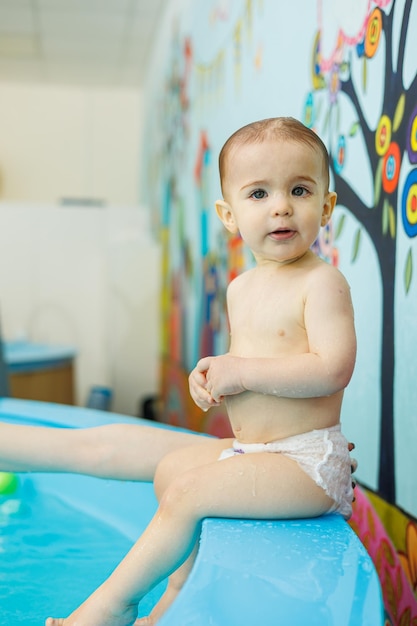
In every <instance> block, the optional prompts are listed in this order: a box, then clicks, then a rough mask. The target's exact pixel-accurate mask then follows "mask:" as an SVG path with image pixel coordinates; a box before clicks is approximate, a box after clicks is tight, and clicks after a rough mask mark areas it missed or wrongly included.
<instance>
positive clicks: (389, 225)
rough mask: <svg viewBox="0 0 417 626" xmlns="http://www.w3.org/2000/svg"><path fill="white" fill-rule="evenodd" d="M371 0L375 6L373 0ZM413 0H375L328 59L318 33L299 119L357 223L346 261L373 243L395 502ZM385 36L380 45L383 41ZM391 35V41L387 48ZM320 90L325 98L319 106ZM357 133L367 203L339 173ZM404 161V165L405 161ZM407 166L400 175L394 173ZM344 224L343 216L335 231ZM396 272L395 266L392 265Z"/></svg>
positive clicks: (384, 448)
mask: <svg viewBox="0 0 417 626" xmlns="http://www.w3.org/2000/svg"><path fill="white" fill-rule="evenodd" d="M375 5H377V6H375ZM411 9H412V0H392V1H391V0H385V1H384V0H380V1H379V2H375V3H374V8H373V9H372V10H370V11H369V13H368V15H367V17H366V20H365V22H364V24H363V29H362V30H361V35H360V38H359V40H358V41H356V42H347V41H346V40H343V37H342V36H340V37H339V40H338V47H337V50H336V51H335V54H334V55H333V60H332V63H331V64H328V63H327V64H326V63H323V59H322V58H321V50H320V33H319V34H318V35H317V38H316V41H315V46H314V53H313V90H312V91H311V92H310V93H309V94H308V97H307V101H306V106H305V123H306V124H307V125H308V126H310V127H314V128H316V129H317V130H318V131H319V134H320V135H321V136H322V137H323V138H324V139H325V140H326V141H327V143H328V147H329V153H330V157H331V158H330V161H331V164H330V167H331V170H332V172H333V177H334V183H335V189H336V191H337V193H338V198H339V202H340V203H341V204H343V205H344V206H346V207H347V208H348V210H349V211H350V212H351V213H352V214H353V215H354V216H355V218H356V219H357V221H358V223H359V227H358V228H357V230H356V232H355V234H354V237H353V241H352V262H354V261H355V260H356V259H357V257H358V255H359V253H360V248H361V240H362V236H363V231H364V230H365V231H367V233H368V234H369V237H370V240H371V241H372V243H373V245H374V246H375V251H376V255H377V258H378V262H379V268H380V273H381V278H382V292H383V293H382V308H383V310H382V338H381V345H382V355H381V376H380V394H381V419H380V424H381V436H380V455H379V459H380V460H379V478H378V481H379V482H378V489H379V492H380V493H381V495H382V496H383V497H384V498H386V499H387V500H388V501H390V502H395V457H394V450H395V448H394V371H395V353H394V330H395V307H394V297H395V276H396V256H397V241H396V240H397V234H398V228H399V225H400V224H401V222H402V225H403V228H404V232H405V233H406V235H407V236H408V237H409V238H412V237H415V236H416V235H417V106H416V105H417V76H414V79H413V80H412V81H411V82H410V84H409V86H408V87H407V88H405V87H404V63H405V50H406V43H407V37H412V36H413V34H414V32H413V29H412V27H411V26H412V25H411V23H410V21H409V19H410V13H411ZM383 42H385V46H383V45H382V44H383ZM394 42H397V45H396V49H395V50H394V49H393V46H394ZM377 51H378V52H379V54H383V55H384V64H385V73H384V86H383V91H382V102H381V109H380V116H379V121H378V124H377V126H376V128H371V127H370V126H369V124H368V121H367V116H366V115H365V112H364V110H363V106H362V102H363V96H364V94H365V93H366V89H367V85H368V78H369V72H372V69H373V65H372V64H373V58H374V56H375V54H376V53H377ZM358 63H362V80H361V81H359V84H358V81H355V80H354V79H353V66H354V64H355V67H356V68H357V65H358ZM323 94H325V95H326V97H327V96H328V98H327V105H326V106H325V107H324V108H323V107H321V109H320V107H318V106H317V104H318V102H319V101H320V102H321V103H322V102H323V98H322V97H321V96H322V95H323ZM346 97H347V98H348V99H349V101H350V104H351V106H352V107H353V110H354V112H355V115H356V119H355V120H354V122H353V123H351V122H350V123H349V127H348V128H344V127H343V119H342V118H343V113H342V107H341V100H342V98H346ZM358 133H362V137H363V143H364V146H365V150H366V154H367V159H368V161H369V168H370V171H371V173H372V174H371V175H372V178H373V190H374V191H373V201H372V206H368V205H367V204H365V202H364V201H363V199H362V198H361V197H359V195H358V193H357V192H356V191H355V190H354V188H353V186H352V185H351V184H350V183H349V181H348V180H347V179H346V177H345V176H344V164H345V160H346V156H347V153H348V151H349V149H350V143H351V142H352V141H353V139H354V138H355V137H356V136H357V134H358ZM403 168H404V169H403ZM401 172H403V173H406V172H408V173H407V175H406V176H405V182H404V184H402V187H401V188H400V187H399V181H400V180H404V176H401V177H400V173H401ZM342 228H343V219H341V220H340V221H339V223H338V225H337V226H336V234H335V236H336V237H337V234H338V232H337V231H339V233H340V230H341V229H342ZM397 273H398V269H397ZM412 274H413V255H412V247H411V242H410V246H409V250H408V254H407V255H406V263H405V267H404V268H403V277H404V290H405V292H406V293H408V290H409V288H410V284H411V281H412V278H413V276H412Z"/></svg>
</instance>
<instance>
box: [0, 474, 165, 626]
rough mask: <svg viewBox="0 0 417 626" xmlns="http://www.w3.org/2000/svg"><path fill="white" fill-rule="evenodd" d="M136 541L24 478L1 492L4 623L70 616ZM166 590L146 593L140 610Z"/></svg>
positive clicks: (0, 609) (0, 615)
mask: <svg viewBox="0 0 417 626" xmlns="http://www.w3.org/2000/svg"><path fill="white" fill-rule="evenodd" d="M131 545H132V539H131V538H129V537H127V536H126V535H125V534H123V533H122V532H120V531H119V530H117V528H116V527H113V526H112V525H110V524H106V523H105V522H103V521H101V520H100V519H98V518H97V517H94V516H92V515H89V514H87V513H86V512H84V511H82V510H78V509H76V508H73V507H72V506H71V505H70V504H68V503H66V502H65V501H63V500H62V499H60V498H59V497H57V496H56V495H53V494H51V493H44V492H42V491H38V490H37V489H36V488H35V486H34V482H33V481H32V480H31V479H30V478H24V479H23V480H22V481H21V486H20V488H19V490H18V491H17V492H16V493H15V494H14V495H13V496H9V497H7V498H6V497H2V496H0V625H1V626H20V625H22V626H23V624H24V625H25V626H42V625H43V624H44V620H45V618H46V617H48V616H49V615H53V616H55V617H59V616H66V615H68V614H69V613H70V612H71V611H72V610H74V608H76V607H77V606H78V605H79V604H80V603H81V602H82V601H83V600H84V599H85V598H86V597H87V596H88V595H89V594H90V593H91V592H92V591H94V589H95V588H96V587H97V586H98V585H99V584H100V583H101V582H102V581H103V580H104V579H105V578H106V577H107V576H108V575H109V574H110V573H111V571H112V570H113V569H114V567H115V566H116V565H117V564H118V562H119V561H120V560H121V559H122V558H123V556H124V555H125V554H126V552H127V551H128V550H129V548H130V547H131ZM162 590H163V586H161V585H160V586H159V587H158V588H157V589H155V590H154V591H153V592H152V593H151V594H149V595H148V596H147V597H146V598H144V600H143V601H142V603H141V606H140V615H147V614H148V613H149V611H150V610H151V608H152V606H153V605H154V604H155V602H156V600H157V599H158V597H159V596H160V595H161V593H162Z"/></svg>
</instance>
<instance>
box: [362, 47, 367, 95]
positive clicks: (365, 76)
mask: <svg viewBox="0 0 417 626" xmlns="http://www.w3.org/2000/svg"><path fill="white" fill-rule="evenodd" d="M367 69H368V66H367V63H366V56H365V55H364V56H363V65H362V87H363V90H364V92H365V93H366V83H367V78H368V76H367Z"/></svg>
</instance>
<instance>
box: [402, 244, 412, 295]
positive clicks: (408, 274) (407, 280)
mask: <svg viewBox="0 0 417 626" xmlns="http://www.w3.org/2000/svg"><path fill="white" fill-rule="evenodd" d="M412 277H413V253H412V250H411V248H410V249H409V251H408V254H407V259H406V262H405V272H404V285H405V293H408V292H409V290H410V285H411V279H412Z"/></svg>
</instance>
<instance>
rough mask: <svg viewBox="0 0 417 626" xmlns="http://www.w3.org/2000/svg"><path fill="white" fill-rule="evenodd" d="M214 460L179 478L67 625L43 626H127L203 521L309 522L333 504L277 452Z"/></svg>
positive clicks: (189, 547)
mask: <svg viewBox="0 0 417 626" xmlns="http://www.w3.org/2000/svg"><path fill="white" fill-rule="evenodd" d="M212 449H213V447H212ZM196 452H198V449H197V448H196ZM216 452H218V450H217V451H216ZM196 458H197V457H196ZM217 458H218V455H217V454H216V458H213V462H211V463H208V464H206V465H203V466H199V467H195V468H194V469H192V470H190V471H186V472H184V473H183V474H181V475H180V476H179V477H178V478H177V479H176V480H175V481H174V482H173V483H172V484H171V485H170V486H169V487H168V488H167V489H166V491H165V493H164V495H163V497H162V500H161V503H160V506H159V508H158V511H157V513H156V514H155V516H154V518H153V519H152V521H151V523H150V524H149V526H148V528H147V529H146V530H145V532H144V533H143V535H142V537H141V538H140V539H139V540H138V542H137V543H136V544H135V545H134V546H133V548H132V549H131V550H130V552H129V553H128V554H127V556H126V557H125V559H123V561H122V562H121V563H120V565H119V566H118V567H117V568H116V569H115V571H114V572H113V573H112V575H111V576H110V578H109V579H108V580H107V581H106V582H105V583H103V585H101V587H100V588H99V589H98V590H97V591H96V592H95V593H94V594H93V595H92V596H90V598H89V599H88V600H87V601H86V602H85V603H84V604H82V605H81V607H80V608H79V609H77V610H76V611H75V612H74V613H73V614H72V615H71V616H70V617H69V618H68V619H67V620H65V621H55V620H51V621H50V622H47V623H48V626H49V625H52V626H56V625H58V624H65V625H66V626H71V625H72V626H74V625H75V624H76V623H82V624H83V626H128V625H129V626H130V624H131V623H132V622H133V621H134V620H133V619H132V617H134V615H135V608H134V607H135V604H137V603H138V602H139V601H140V599H141V598H142V597H143V596H144V595H145V594H146V593H147V592H148V591H149V590H150V589H151V588H152V587H154V586H155V585H156V584H157V583H158V582H160V581H161V580H163V579H164V578H165V577H166V576H168V575H169V574H171V573H172V572H173V571H175V570H176V569H177V568H178V567H179V566H180V565H181V564H182V563H183V562H184V561H185V560H186V559H187V557H188V556H189V555H190V553H191V551H192V550H193V547H194V545H195V542H196V540H197V538H198V534H199V531H200V524H201V521H202V519H203V518H205V517H236V518H241V517H242V518H248V519H252V518H255V519H279V518H291V517H297V518H298V517H311V516H316V515H320V514H321V513H324V512H326V511H327V510H328V509H329V508H330V506H331V505H332V501H331V500H330V498H328V496H326V494H325V493H324V491H323V490H322V489H321V488H320V487H318V486H317V485H316V484H315V483H314V482H313V480H312V479H311V478H309V476H307V474H305V473H304V472H303V470H302V469H301V468H300V467H299V466H298V465H297V463H296V462H294V461H292V460H290V459H288V458H287V457H285V456H283V455H281V454H271V453H259V454H243V455H238V456H235V457H232V458H229V459H225V460H223V461H220V462H218V461H217V460H216V459H217ZM173 529H175V540H173V537H172V533H173ZM129 619H130V621H129Z"/></svg>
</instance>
